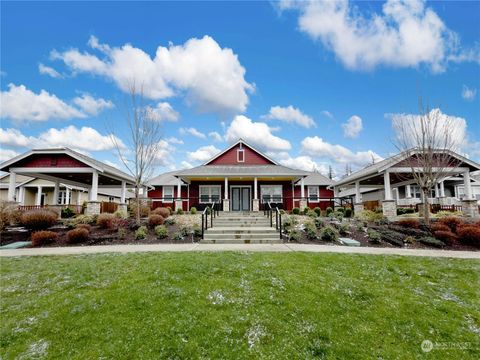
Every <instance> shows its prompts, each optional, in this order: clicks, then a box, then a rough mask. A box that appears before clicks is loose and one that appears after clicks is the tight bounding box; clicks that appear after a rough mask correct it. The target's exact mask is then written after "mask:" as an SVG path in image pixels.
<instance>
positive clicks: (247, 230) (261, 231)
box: [205, 226, 278, 234]
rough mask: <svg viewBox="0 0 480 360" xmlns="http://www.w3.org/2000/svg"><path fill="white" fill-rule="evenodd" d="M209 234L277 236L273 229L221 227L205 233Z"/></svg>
mask: <svg viewBox="0 0 480 360" xmlns="http://www.w3.org/2000/svg"><path fill="white" fill-rule="evenodd" d="M205 232H206V233H208V234H277V233H278V231H277V230H276V229H275V228H271V227H260V226H258V227H251V228H249V227H220V226H218V227H217V226H216V227H213V228H210V229H207V230H206V231H205Z"/></svg>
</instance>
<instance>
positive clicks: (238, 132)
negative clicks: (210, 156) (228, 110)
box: [225, 115, 292, 151]
mask: <svg viewBox="0 0 480 360" xmlns="http://www.w3.org/2000/svg"><path fill="white" fill-rule="evenodd" d="M273 130H274V129H272V128H270V127H269V126H268V125H267V124H265V123H263V122H253V121H252V120H250V119H249V118H247V117H246V116H243V115H238V116H236V117H235V118H234V119H233V121H232V123H231V124H230V126H229V127H228V129H227V131H226V134H225V139H226V140H227V141H228V142H235V141H237V140H238V139H240V138H241V139H243V140H245V141H246V142H248V143H249V144H252V145H253V146H255V147H258V148H261V149H267V150H271V151H286V150H290V148H291V147H292V146H291V145H290V143H289V142H288V141H287V140H285V139H282V138H280V137H278V136H275V135H273V134H272V131H273Z"/></svg>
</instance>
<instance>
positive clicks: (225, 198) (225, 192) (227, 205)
mask: <svg viewBox="0 0 480 360" xmlns="http://www.w3.org/2000/svg"><path fill="white" fill-rule="evenodd" d="M222 209H223V211H230V200H229V199H228V177H225V184H224V189H223V200H222Z"/></svg>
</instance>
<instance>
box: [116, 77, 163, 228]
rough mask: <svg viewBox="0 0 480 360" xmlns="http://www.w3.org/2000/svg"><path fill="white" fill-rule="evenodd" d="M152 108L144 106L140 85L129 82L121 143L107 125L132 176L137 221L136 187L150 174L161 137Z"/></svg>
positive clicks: (137, 200)
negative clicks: (125, 132)
mask: <svg viewBox="0 0 480 360" xmlns="http://www.w3.org/2000/svg"><path fill="white" fill-rule="evenodd" d="M152 115H153V114H152V110H151V108H150V107H148V106H146V104H145V101H144V96H143V86H141V87H140V89H137V87H136V85H135V83H134V82H133V83H132V84H131V86H130V89H129V98H128V101H127V104H126V106H125V122H126V124H127V126H128V130H129V136H128V138H127V140H126V141H125V144H123V143H121V142H120V141H119V138H118V137H117V136H115V128H114V126H110V137H111V139H112V141H113V143H114V145H115V149H116V150H117V153H118V156H119V157H120V159H121V161H122V163H123V164H124V165H125V167H126V169H127V170H128V172H129V173H130V174H131V175H132V176H133V178H134V179H135V203H136V214H135V217H136V221H137V223H139V222H140V208H141V201H140V188H141V187H142V186H144V185H145V184H146V183H147V182H148V180H149V179H150V178H151V176H152V175H153V171H154V169H155V162H156V159H157V156H158V152H159V150H160V141H161V140H162V131H161V130H162V129H161V122H160V121H156V120H155V119H154V117H153V116H152ZM124 145H125V146H124Z"/></svg>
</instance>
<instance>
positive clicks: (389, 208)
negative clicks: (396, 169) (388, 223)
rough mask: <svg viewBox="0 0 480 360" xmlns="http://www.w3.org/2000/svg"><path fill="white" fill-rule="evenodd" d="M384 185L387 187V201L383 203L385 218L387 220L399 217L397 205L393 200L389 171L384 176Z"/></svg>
mask: <svg viewBox="0 0 480 360" xmlns="http://www.w3.org/2000/svg"><path fill="white" fill-rule="evenodd" d="M383 184H384V187H385V200H384V201H383V202H382V212H383V216H385V217H386V218H387V219H393V218H395V217H396V216H397V204H396V202H395V200H393V199H392V189H391V187H390V173H389V172H388V170H386V171H385V173H384V174H383Z"/></svg>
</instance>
